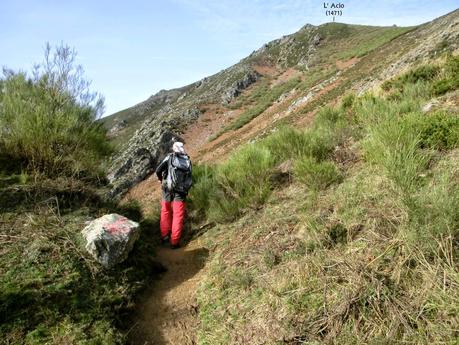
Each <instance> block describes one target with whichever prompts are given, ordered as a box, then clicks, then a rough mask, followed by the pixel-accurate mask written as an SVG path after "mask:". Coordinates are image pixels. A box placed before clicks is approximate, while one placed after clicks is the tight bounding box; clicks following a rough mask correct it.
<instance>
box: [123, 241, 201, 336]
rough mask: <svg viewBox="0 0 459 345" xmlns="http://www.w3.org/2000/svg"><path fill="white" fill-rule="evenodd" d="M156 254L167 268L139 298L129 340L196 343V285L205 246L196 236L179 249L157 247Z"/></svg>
mask: <svg viewBox="0 0 459 345" xmlns="http://www.w3.org/2000/svg"><path fill="white" fill-rule="evenodd" d="M156 254H157V260H158V261H159V262H160V263H161V264H162V265H163V266H164V267H165V268H166V270H167V271H166V272H164V273H162V274H161V277H160V278H159V279H158V280H157V281H156V282H155V283H154V284H153V285H152V286H151V288H150V289H148V290H147V291H145V293H144V294H143V296H142V297H141V298H140V300H139V303H138V306H139V309H138V310H137V322H136V324H135V325H134V327H133V329H132V330H131V331H130V343H131V344H133V345H165V344H181V345H192V344H196V328H197V322H198V320H197V302H196V289H197V286H198V282H199V280H200V271H201V269H202V268H203V266H204V263H205V260H206V258H207V256H208V250H207V249H205V248H204V247H202V246H201V244H200V240H199V239H196V240H192V241H191V242H189V243H188V245H186V246H185V247H182V248H179V249H174V250H172V249H169V248H162V247H159V248H158V249H157V253H156Z"/></svg>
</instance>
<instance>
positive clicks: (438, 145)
mask: <svg viewBox="0 0 459 345" xmlns="http://www.w3.org/2000/svg"><path fill="white" fill-rule="evenodd" d="M405 121H406V122H407V125H411V126H413V127H414V128H415V129H416V130H417V131H419V133H420V137H419V145H420V147H421V148H433V149H437V150H449V149H452V148H455V147H457V146H458V144H459V118H458V117H457V116H455V115H451V114H449V113H446V112H443V111H437V112H434V113H432V114H419V113H417V114H414V115H412V116H408V117H407V118H406V119H405Z"/></svg>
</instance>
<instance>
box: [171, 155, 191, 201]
mask: <svg viewBox="0 0 459 345" xmlns="http://www.w3.org/2000/svg"><path fill="white" fill-rule="evenodd" d="M192 184H193V180H192V176H191V161H190V157H188V155H186V154H184V155H182V154H176V153H173V154H172V155H171V157H170V158H169V164H168V171H167V187H168V188H169V190H172V191H174V192H179V193H188V191H189V190H190V188H191V185H192Z"/></svg>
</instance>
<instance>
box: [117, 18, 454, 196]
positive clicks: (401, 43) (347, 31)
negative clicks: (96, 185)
mask: <svg viewBox="0 0 459 345" xmlns="http://www.w3.org/2000/svg"><path fill="white" fill-rule="evenodd" d="M456 17H457V11H456V12H453V13H452V14H450V15H448V16H447V17H442V18H439V19H438V20H436V21H433V22H431V23H427V24H424V25H422V26H419V27H411V28H399V27H371V26H361V25H349V24H341V23H328V24H324V25H321V26H318V27H315V26H312V25H306V26H304V27H303V28H302V29H300V30H299V31H298V32H296V33H294V34H292V35H288V36H285V37H283V38H280V39H278V40H274V41H272V42H270V43H268V44H266V45H264V46H263V47H262V48H260V49H259V50H257V51H255V52H253V53H252V54H251V55H250V56H248V57H247V58H245V59H243V60H241V61H240V62H239V63H238V64H236V65H234V66H232V67H230V68H228V69H225V70H223V71H221V72H219V73H217V74H215V75H213V76H210V77H208V78H204V79H203V80H201V81H199V82H197V83H194V84H192V85H190V86H188V87H187V88H186V89H179V90H180V95H179V96H178V97H177V95H178V93H176V94H174V97H171V98H169V99H170V101H169V102H165V103H154V104H155V105H154V106H153V107H150V108H147V110H146V111H143V110H142V109H143V106H144V105H142V104H140V105H138V106H135V107H132V108H130V109H128V110H127V112H126V111H124V112H120V113H118V114H115V115H114V116H112V117H110V121H111V123H114V122H115V121H117V118H122V117H123V116H124V117H125V118H130V119H131V121H133V122H132V123H128V124H127V127H126V128H127V129H125V130H124V133H129V130H128V128H129V127H130V126H132V127H133V128H139V129H138V130H137V132H136V133H135V134H134V135H133V136H132V137H131V138H130V139H129V141H124V140H126V136H123V137H122V138H123V141H124V143H121V142H120V144H121V146H120V147H121V148H120V153H119V154H117V155H116V157H114V159H113V161H112V167H111V173H110V175H109V179H110V180H111V182H112V183H113V186H114V187H113V190H112V194H111V195H112V196H116V197H117V196H120V195H122V194H123V193H125V192H126V191H127V190H128V189H129V188H130V187H131V186H133V185H135V184H136V183H138V182H139V181H142V180H143V179H145V177H146V176H148V175H149V174H151V172H152V171H153V170H154V168H155V166H156V164H157V161H158V160H159V159H160V158H161V157H162V156H163V155H164V153H165V152H166V151H167V150H168V148H169V147H170V142H171V140H172V139H173V138H179V137H181V138H182V139H183V138H186V139H187V142H188V144H190V143H195V144H194V145H195V146H196V145H198V146H200V147H199V148H197V147H191V148H190V149H191V151H192V152H195V154H196V155H197V157H196V158H198V157H199V156H201V157H203V158H204V159H206V158H205V156H206V152H209V153H211V154H213V155H214V156H215V154H216V156H221V155H222V154H225V152H229V151H230V150H231V149H233V148H234V147H236V146H237V145H239V144H240V143H243V142H246V141H247V140H250V139H251V138H253V137H254V136H257V135H260V134H262V133H264V132H266V131H267V130H270V129H272V128H274V127H275V126H278V125H279V124H281V123H282V122H286V121H289V122H291V121H299V120H300V119H304V120H302V121H307V120H306V119H307V117H305V115H307V114H309V113H310V112H313V111H314V109H315V108H317V107H318V106H320V105H323V104H326V103H328V102H331V101H335V100H336V99H337V98H338V97H340V96H342V95H343V94H344V93H345V92H346V91H347V90H349V89H358V92H364V90H367V89H368V88H370V87H371V86H372V85H374V84H375V83H377V82H378V81H377V80H378V79H379V77H378V75H387V76H390V75H391V74H392V75H393V74H394V73H397V71H400V70H402V69H403V68H406V67H407V66H409V65H411V64H413V63H415V62H416V60H418V59H424V58H427V57H428V56H429V54H434V53H435V52H436V51H437V50H438V49H439V48H438V47H440V46H442V45H443V46H444V47H446V48H445V49H453V47H454V44H456V43H455V42H456V41H455V39H457V35H456V34H457V32H456V31H455V30H454V29H453V28H450V27H449V26H448V25H449V23H450V22H451V20H452V18H456ZM445 18H446V19H445ZM448 32H449V33H448ZM445 42H446V45H445ZM405 60H406V61H405ZM390 69H392V71H391V70H390ZM173 91H174V90H172V91H169V92H173ZM182 91H183V92H182ZM175 97H176V98H175ZM133 110H135V111H133ZM134 113H135V115H134ZM308 116H309V115H308ZM204 120H205V123H203V121H204ZM139 122H143V123H142V125H140V126H139ZM236 122H237V123H236ZM235 123H236V124H235ZM192 124H195V125H193V126H192V127H190V126H191V125H192ZM137 126H138V127H137ZM196 126H198V127H199V128H201V131H200V132H199V128H198V127H196ZM187 128H194V130H195V131H198V132H197V133H196V134H193V133H189V132H187ZM205 128H212V130H211V133H210V135H206V136H204V135H203V133H208V131H205V130H204V129H205ZM222 134H224V135H223V136H221V135H222ZM220 136H221V137H220ZM115 138H116V137H115ZM206 139H208V140H210V141H211V142H210V143H207V140H206ZM115 140H116V139H115ZM203 140H204V142H203ZM188 146H189V145H188ZM192 146H193V145H192ZM199 152H200V153H199ZM210 157H211V156H208V158H210Z"/></svg>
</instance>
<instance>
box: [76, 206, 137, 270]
mask: <svg viewBox="0 0 459 345" xmlns="http://www.w3.org/2000/svg"><path fill="white" fill-rule="evenodd" d="M81 233H82V235H83V237H84V239H85V240H86V246H85V247H86V250H87V251H88V252H89V253H90V254H91V255H92V256H93V257H94V259H96V260H97V261H98V262H99V263H100V264H101V265H102V266H104V267H105V268H111V267H113V266H115V265H116V264H118V263H120V262H122V261H124V260H125V259H126V258H127V257H128V254H129V252H130V251H131V249H132V247H133V246H134V243H135V241H136V240H137V239H138V238H139V235H140V231H139V223H137V222H134V221H132V220H129V219H128V218H126V217H123V216H120V215H119V214H107V215H105V216H103V217H100V218H97V219H95V220H93V221H91V222H90V223H89V224H88V225H87V226H86V227H85V228H84V229H83V231H82V232H81Z"/></svg>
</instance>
